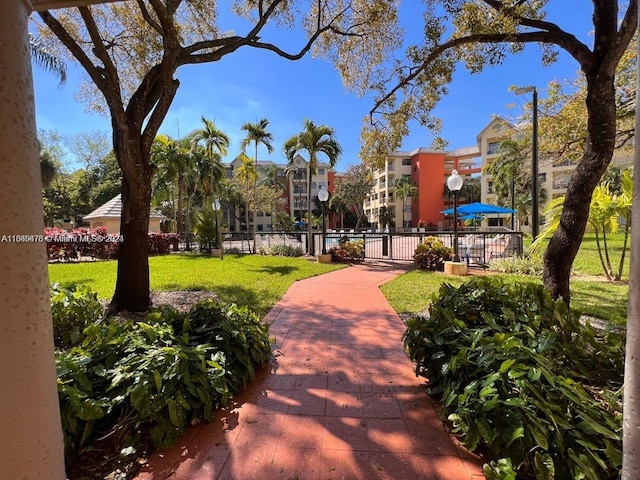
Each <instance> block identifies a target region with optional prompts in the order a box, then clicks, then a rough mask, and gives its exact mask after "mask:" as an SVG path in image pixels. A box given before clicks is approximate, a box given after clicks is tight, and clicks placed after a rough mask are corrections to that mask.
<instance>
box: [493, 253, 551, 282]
mask: <svg viewBox="0 0 640 480" xmlns="http://www.w3.org/2000/svg"><path fill="white" fill-rule="evenodd" d="M491 269H492V270H495V271H497V272H500V273H516V274H520V275H533V276H536V277H541V276H542V270H543V269H544V265H543V263H542V257H540V256H539V255H530V256H528V257H517V256H516V257H511V258H501V259H499V260H495V261H492V262H491Z"/></svg>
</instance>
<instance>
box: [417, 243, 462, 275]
mask: <svg viewBox="0 0 640 480" xmlns="http://www.w3.org/2000/svg"><path fill="white" fill-rule="evenodd" d="M452 252H453V250H452V249H451V248H449V247H447V246H445V244H444V243H442V241H440V240H439V239H437V238H436V237H426V238H425V239H424V240H423V241H422V243H419V244H418V246H417V247H416V251H415V253H414V254H413V262H414V263H415V264H416V265H417V266H418V268H422V269H425V270H433V271H443V270H444V262H445V261H447V260H451V253H452Z"/></svg>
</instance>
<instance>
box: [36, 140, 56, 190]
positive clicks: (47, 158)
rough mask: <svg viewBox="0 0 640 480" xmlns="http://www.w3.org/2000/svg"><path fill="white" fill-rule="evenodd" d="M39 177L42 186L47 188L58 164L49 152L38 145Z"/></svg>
mask: <svg viewBox="0 0 640 480" xmlns="http://www.w3.org/2000/svg"><path fill="white" fill-rule="evenodd" d="M39 156H40V177H41V178H42V188H48V187H49V186H50V185H51V182H53V179H54V177H55V176H56V175H57V173H58V166H57V165H56V162H55V161H54V160H53V157H52V156H51V154H50V153H49V152H48V151H47V150H44V149H43V148H42V145H40V155H39Z"/></svg>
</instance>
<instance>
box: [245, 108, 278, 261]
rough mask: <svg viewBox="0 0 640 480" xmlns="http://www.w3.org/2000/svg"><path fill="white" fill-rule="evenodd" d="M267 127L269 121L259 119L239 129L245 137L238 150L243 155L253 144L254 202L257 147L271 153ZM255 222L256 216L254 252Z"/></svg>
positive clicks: (270, 140)
mask: <svg viewBox="0 0 640 480" xmlns="http://www.w3.org/2000/svg"><path fill="white" fill-rule="evenodd" d="M268 126H269V120H267V119H266V118H263V119H261V120H260V121H259V122H256V123H250V122H248V123H245V124H244V125H242V127H240V129H241V130H243V131H245V132H246V136H245V137H244V138H243V139H242V141H241V142H240V148H241V149H242V152H243V153H245V152H246V150H247V147H248V146H249V145H250V144H252V143H253V145H254V146H255V157H254V160H255V170H256V176H255V178H254V181H253V196H254V201H255V196H256V183H257V181H258V176H257V169H258V145H260V144H262V145H264V146H265V147H266V148H267V152H269V153H271V152H273V145H272V142H273V135H271V133H269V132H267V127H268ZM256 221H257V216H256V215H254V217H253V223H254V224H253V232H254V245H253V246H254V250H255V231H256V225H255V224H256ZM248 231H249V225H248V224H247V232H248Z"/></svg>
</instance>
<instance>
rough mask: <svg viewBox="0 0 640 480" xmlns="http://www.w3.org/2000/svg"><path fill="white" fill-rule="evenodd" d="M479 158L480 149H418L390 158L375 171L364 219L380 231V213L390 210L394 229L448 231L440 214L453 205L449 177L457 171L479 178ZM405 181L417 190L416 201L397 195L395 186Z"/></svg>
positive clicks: (365, 206) (443, 217)
mask: <svg viewBox="0 0 640 480" xmlns="http://www.w3.org/2000/svg"><path fill="white" fill-rule="evenodd" d="M479 155H480V152H479V151H478V148H477V147H468V148H462V149H459V150H454V151H444V150H435V149H429V148H418V149H416V150H413V151H410V152H402V151H398V152H393V153H391V154H389V156H388V157H387V159H386V161H385V165H384V167H382V168H380V169H377V170H375V171H374V179H375V185H374V187H373V189H372V191H371V193H370V194H369V197H368V198H367V199H366V200H365V204H364V210H365V215H366V216H367V219H368V220H369V222H370V224H371V225H372V226H374V227H379V226H380V224H379V214H380V209H381V208H382V207H388V208H389V209H390V210H391V219H392V221H391V225H390V226H391V227H392V228H416V227H418V226H423V225H424V226H429V227H432V228H437V229H439V230H440V229H443V228H445V226H446V225H447V220H446V218H445V216H444V215H443V214H442V213H440V212H441V211H442V210H445V209H446V208H449V207H450V206H451V205H452V204H451V199H450V195H449V192H448V190H447V188H446V182H447V177H448V176H449V175H451V172H452V171H453V170H458V173H459V174H460V175H462V176H463V177H464V178H466V179H469V178H471V176H472V175H477V174H479V173H480V164H479V160H478V157H479ZM403 177H406V178H409V179H410V180H411V183H412V184H413V185H414V186H415V187H417V190H418V194H417V195H416V196H415V197H413V198H411V197H409V198H405V199H404V200H403V199H402V198H400V197H398V195H396V185H397V184H396V182H397V180H399V179H400V178H403ZM460 201H461V203H464V202H465V199H464V198H460Z"/></svg>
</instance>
